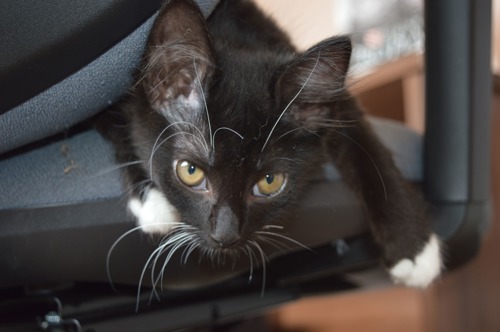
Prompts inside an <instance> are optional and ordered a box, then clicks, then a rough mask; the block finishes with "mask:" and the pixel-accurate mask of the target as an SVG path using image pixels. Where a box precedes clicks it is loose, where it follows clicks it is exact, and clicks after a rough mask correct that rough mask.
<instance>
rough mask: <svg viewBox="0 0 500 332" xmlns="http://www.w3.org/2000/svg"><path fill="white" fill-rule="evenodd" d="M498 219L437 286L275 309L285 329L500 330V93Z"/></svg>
mask: <svg viewBox="0 0 500 332" xmlns="http://www.w3.org/2000/svg"><path fill="white" fill-rule="evenodd" d="M491 126H492V129H493V130H492V144H491V147H492V178H491V186H492V202H493V204H492V205H493V206H492V225H491V228H490V230H489V232H488V233H487V235H486V237H485V240H484V245H483V247H482V248H481V251H480V253H479V255H478V256H477V257H476V258H475V259H474V260H473V261H472V262H470V263H469V264H467V265H466V266H464V267H462V268H460V269H459V270H457V271H453V272H450V273H448V274H446V275H445V276H444V277H443V278H442V279H441V280H439V281H438V282H436V284H435V285H433V286H432V287H431V288H429V289H427V290H425V291H418V290H412V289H406V288H399V287H394V288H389V289H383V290H376V291H367V292H358V293H348V294H344V295H337V296H325V297H320V298H309V299H303V300H300V301H298V302H296V303H292V304H289V305H287V306H285V307H282V308H280V309H279V310H277V311H276V312H275V313H274V317H275V318H276V322H277V326H278V328H277V331H281V332H323V331H325V332H326V331H329V332H332V331H333V332H335V331H342V332H360V331H370V332H382V331H383V332H392V331H394V332H401V331H405V332H424V331H425V332H471V331H474V332H496V331H500V259H499V255H500V148H499V146H500V131H499V130H498V129H500V95H499V94H498V93H497V96H495V99H494V101H493V112H492V122H491Z"/></svg>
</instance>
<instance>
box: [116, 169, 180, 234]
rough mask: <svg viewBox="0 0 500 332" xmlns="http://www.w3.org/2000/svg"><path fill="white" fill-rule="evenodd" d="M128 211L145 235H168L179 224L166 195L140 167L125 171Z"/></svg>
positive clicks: (176, 213)
mask: <svg viewBox="0 0 500 332" xmlns="http://www.w3.org/2000/svg"><path fill="white" fill-rule="evenodd" d="M124 176H125V181H124V183H125V185H126V186H127V187H128V190H129V193H128V203H127V207H128V210H129V211H130V212H131V213H132V214H133V216H134V217H135V219H136V220H137V223H138V225H139V226H141V230H142V231H143V232H145V233H149V234H153V233H157V234H167V233H169V232H170V231H171V230H172V227H173V226H174V225H176V224H178V223H179V219H180V218H179V214H178V212H177V210H176V209H175V207H174V206H173V205H172V204H171V203H170V202H169V201H168V199H167V198H166V197H165V195H164V194H163V193H162V192H161V191H160V190H159V189H158V188H157V187H156V186H155V185H154V184H153V183H152V181H151V180H150V179H149V178H148V177H147V176H146V172H145V171H144V170H143V168H142V167H141V166H140V165H132V166H130V167H128V168H127V169H126V170H125V174H124Z"/></svg>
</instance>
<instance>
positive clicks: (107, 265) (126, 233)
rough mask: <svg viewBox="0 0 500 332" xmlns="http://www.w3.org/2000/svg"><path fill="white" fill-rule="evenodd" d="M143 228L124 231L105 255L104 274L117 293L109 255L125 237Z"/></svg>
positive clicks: (141, 226) (138, 227)
mask: <svg viewBox="0 0 500 332" xmlns="http://www.w3.org/2000/svg"><path fill="white" fill-rule="evenodd" d="M169 224H179V223H169ZM157 225H165V223H157ZM148 226H149V225H148ZM143 227H144V226H143V225H140V226H136V227H134V228H132V229H130V230H128V231H126V232H125V233H123V234H122V235H120V237H119V238H118V239H116V241H115V242H113V244H112V245H111V247H110V248H109V250H108V254H107V255H106V274H107V277H108V281H109V283H110V285H111V288H112V289H113V290H114V291H116V292H117V289H116V287H115V286H114V284H113V278H112V277H111V269H110V262H111V255H112V254H113V251H114V250H115V248H116V246H117V245H118V244H119V243H120V242H121V241H122V240H123V239H124V238H126V237H127V236H129V235H130V234H132V233H134V232H137V231H139V230H141V229H142V228H143Z"/></svg>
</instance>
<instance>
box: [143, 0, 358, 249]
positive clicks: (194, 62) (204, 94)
mask: <svg viewBox="0 0 500 332" xmlns="http://www.w3.org/2000/svg"><path fill="white" fill-rule="evenodd" d="M349 56H350V42H349V40H348V39H347V38H337V39H329V40H326V41H324V42H322V43H320V44H318V45H316V46H314V47H312V48H311V49H309V50H308V51H307V52H305V53H303V54H300V55H296V54H294V53H292V52H290V50H289V49H286V50H285V49H276V50H253V51H249V50H247V49H244V48H238V47H235V46H233V45H231V41H227V40H220V38H219V36H210V33H209V32H208V28H207V23H206V22H205V20H204V19H203V17H202V15H201V14H200V12H199V10H198V9H197V7H196V6H195V5H193V4H192V3H191V2H190V1H170V2H169V3H168V4H167V6H166V7H165V8H163V10H162V12H161V13H160V16H159V18H158V19H157V21H156V23H155V26H154V27H153V30H152V33H151V35H150V39H149V43H148V47H147V52H146V55H145V60H144V61H145V62H144V65H143V72H142V77H141V81H140V86H139V89H140V90H141V91H142V92H141V93H142V94H143V95H144V96H145V97H146V100H147V103H145V104H143V107H142V108H141V109H137V110H136V111H135V115H134V116H135V121H134V123H135V128H134V130H133V138H134V140H135V147H136V152H137V154H138V155H139V156H140V157H141V158H142V159H143V160H145V161H148V162H147V163H145V165H147V166H146V167H145V170H146V171H147V172H148V173H150V174H151V177H152V181H153V183H154V184H155V185H156V186H157V187H158V188H159V189H160V190H161V191H162V192H163V193H164V194H165V196H166V198H167V199H168V201H169V202H170V203H171V204H172V205H173V206H174V207H175V208H176V210H177V212H178V215H179V217H180V221H181V222H182V223H185V224H189V225H191V226H193V230H192V232H193V234H195V235H196V236H197V238H198V242H199V243H200V244H201V246H204V247H206V248H212V249H216V250H218V249H220V248H223V249H221V250H224V249H227V248H235V247H238V246H244V245H245V243H248V242H249V241H254V240H256V239H257V238H258V237H259V232H261V231H264V230H266V229H268V228H272V227H274V226H270V225H277V224H281V223H283V222H284V221H285V220H286V218H287V217H289V216H290V215H291V214H292V213H293V210H294V206H295V203H296V202H297V200H298V199H299V197H300V195H301V194H302V192H303V191H304V190H305V188H306V186H307V184H308V182H309V180H310V178H311V176H312V175H313V174H314V172H318V171H320V169H321V168H320V166H321V164H322V163H323V162H324V160H325V157H324V156H325V153H324V139H325V137H326V135H327V132H328V130H329V128H331V125H332V124H335V121H336V119H337V116H338V113H339V111H340V110H339V108H340V103H339V100H341V99H343V98H344V97H345V96H346V95H347V93H346V92H345V89H344V80H345V75H346V72H347V68H348V64H349ZM261 234H262V233H261Z"/></svg>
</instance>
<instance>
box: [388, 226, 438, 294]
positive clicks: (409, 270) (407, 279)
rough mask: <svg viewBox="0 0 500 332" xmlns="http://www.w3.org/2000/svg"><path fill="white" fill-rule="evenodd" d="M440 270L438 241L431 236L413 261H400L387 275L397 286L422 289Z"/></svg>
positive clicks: (406, 259)
mask: <svg viewBox="0 0 500 332" xmlns="http://www.w3.org/2000/svg"><path fill="white" fill-rule="evenodd" d="M441 269H442V261H441V253H440V250H439V240H438V238H437V236H436V235H435V234H432V235H431V237H430V238H429V242H427V244H426V245H425V247H424V249H423V250H422V251H421V252H420V253H419V254H418V255H417V256H416V257H415V258H414V259H413V260H411V259H408V258H405V259H402V260H400V261H399V262H397V263H396V264H395V265H394V266H393V267H392V268H391V269H390V270H389V274H390V275H391V277H392V280H393V281H394V282H395V283H397V284H403V285H406V286H411V287H418V288H424V287H427V286H428V285H429V284H430V283H431V282H432V281H433V280H434V279H435V278H436V277H437V276H438V275H439V273H440V272H441Z"/></svg>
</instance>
